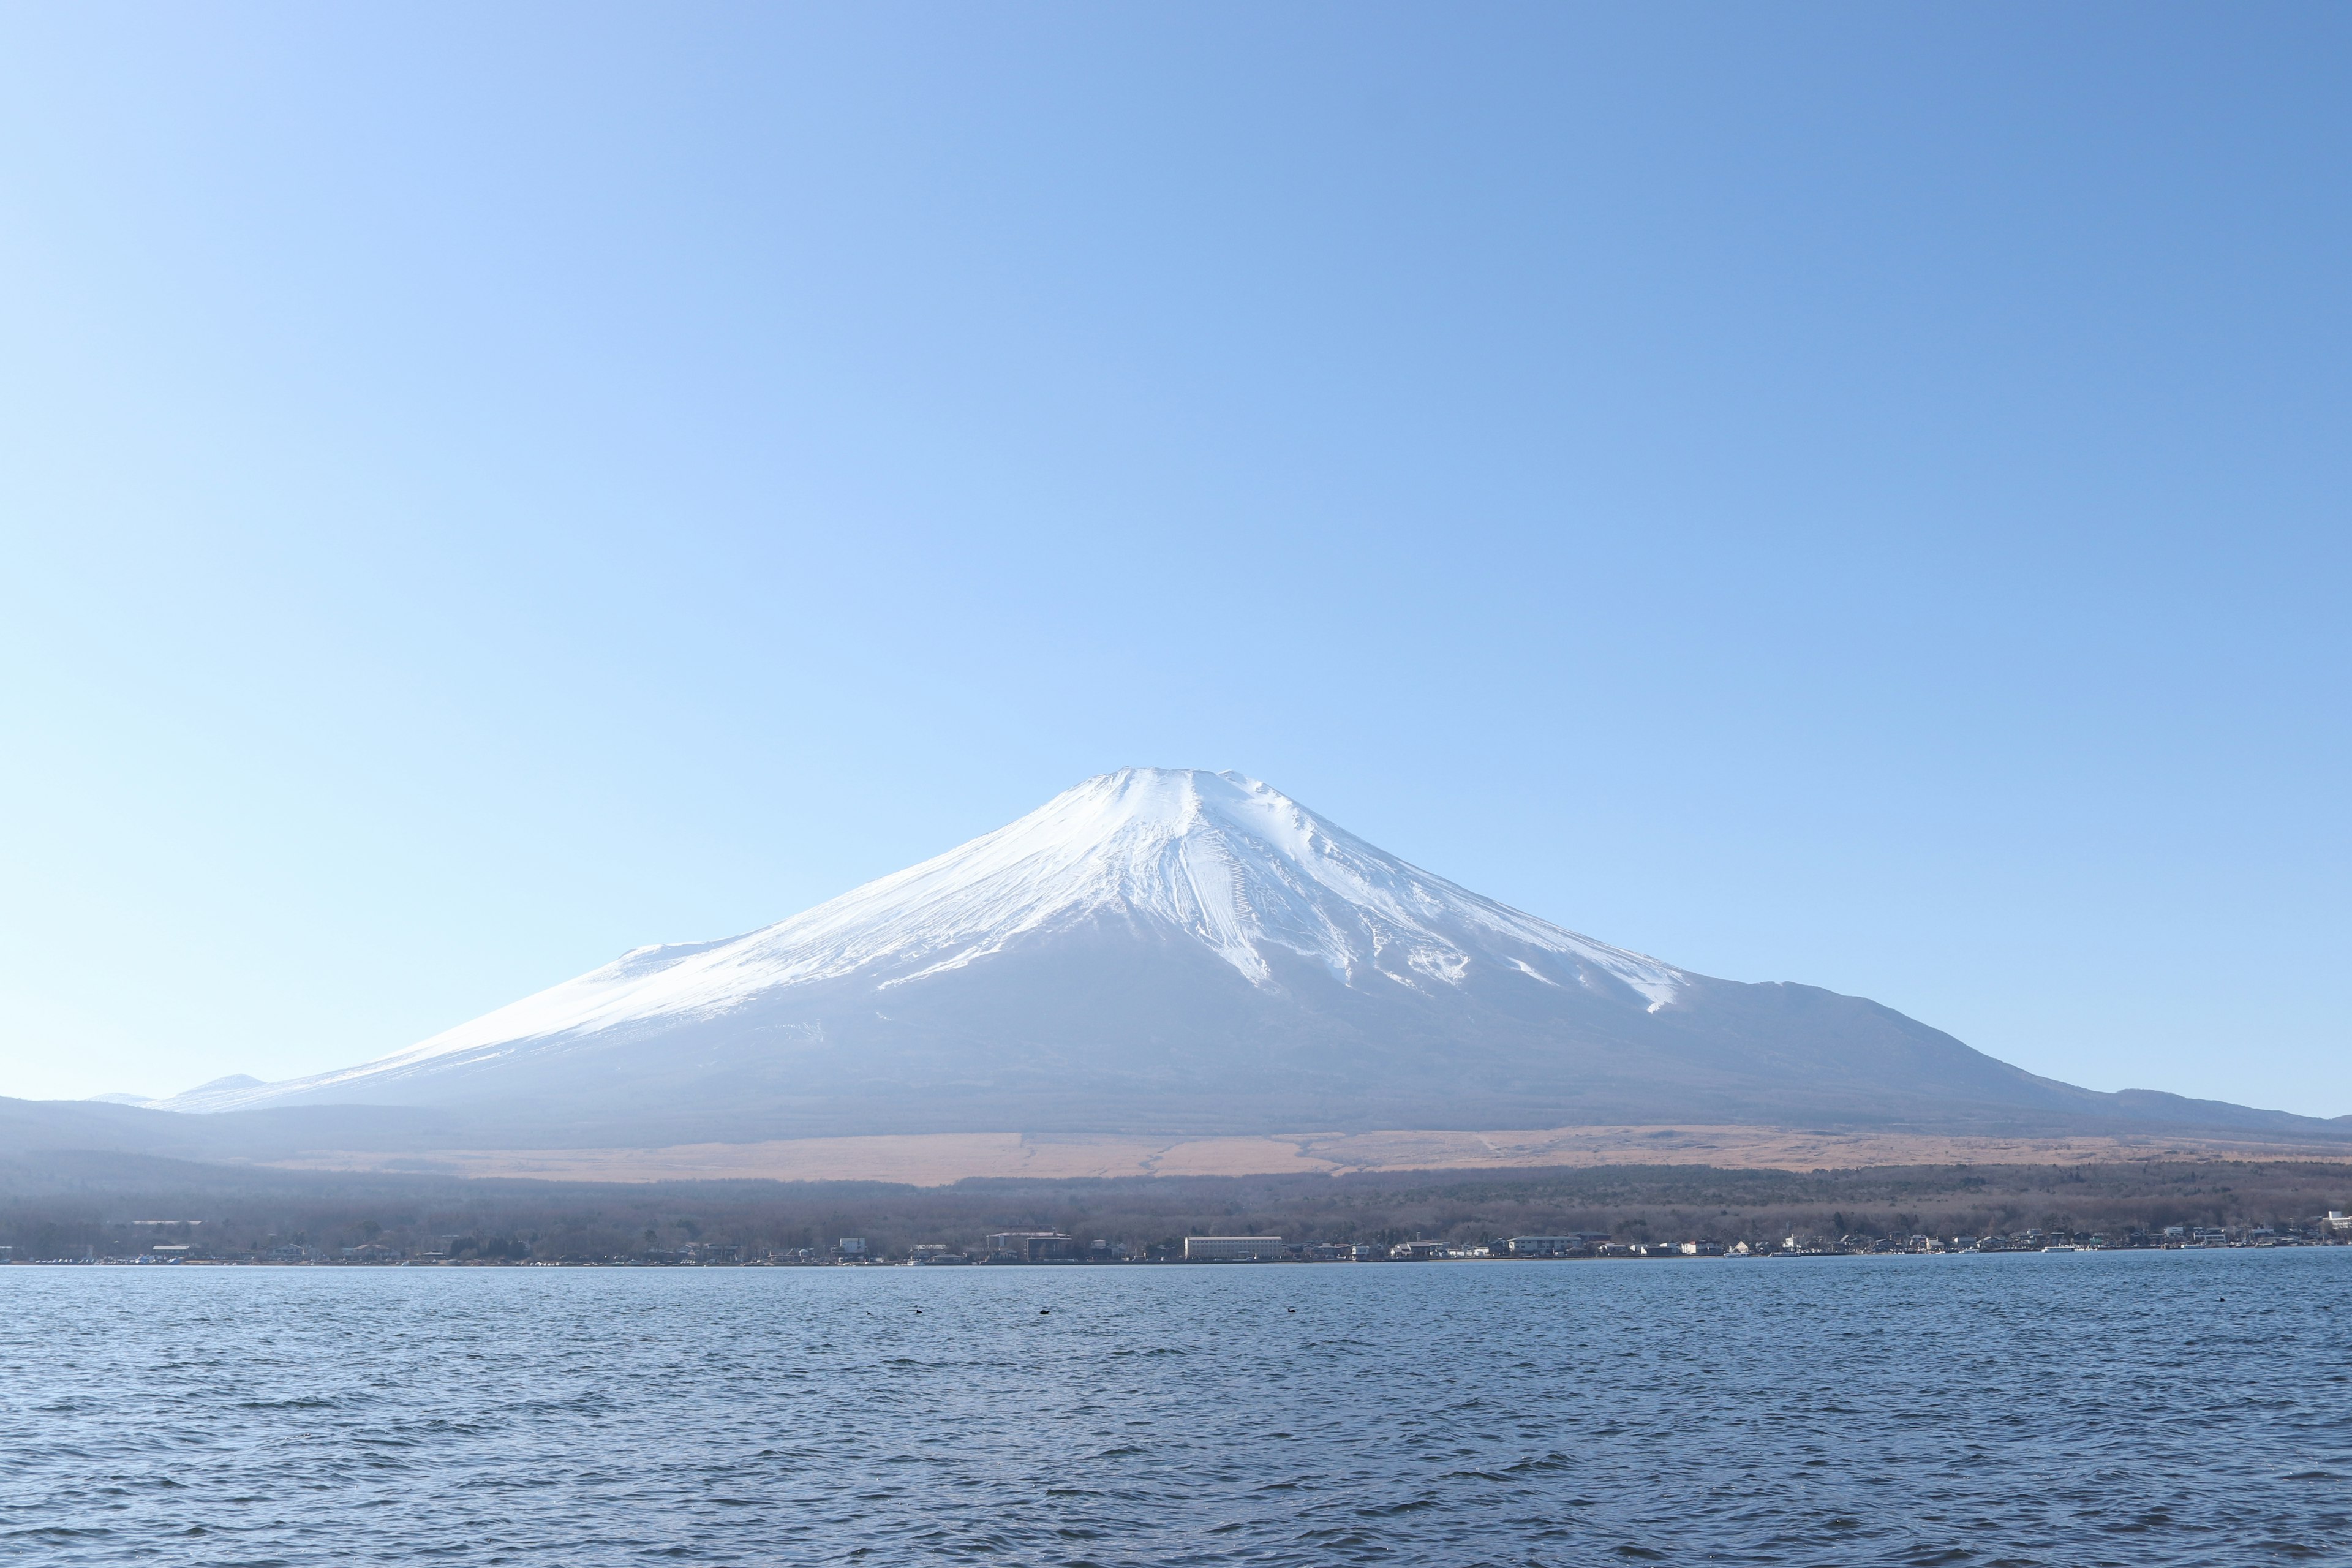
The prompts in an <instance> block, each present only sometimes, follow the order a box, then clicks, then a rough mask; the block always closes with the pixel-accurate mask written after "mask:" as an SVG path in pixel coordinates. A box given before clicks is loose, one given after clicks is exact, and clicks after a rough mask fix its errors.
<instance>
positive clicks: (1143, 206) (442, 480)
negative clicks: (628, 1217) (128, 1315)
mask: <svg viewBox="0 0 2352 1568" xmlns="http://www.w3.org/2000/svg"><path fill="white" fill-rule="evenodd" d="M2347 64H2352V18H2347V13H2345V12H2343V11H2342V10H2340V9H2334V10H2331V9H2323V8H2319V7H2307V8H2300V9H2298V8H2288V7H2273V8H2263V9H2245V10H2235V11H2230V12H2222V11H2217V10H2210V9H2191V8H2186V7H2132V8H2128V9H2126V8H2120V7H2116V8H2102V7H2090V6H2086V7H2077V8H2071V9H2069V10H2067V11H2064V12H2063V13H2056V14H2052V13H2043V12H2038V11H2033V10H2029V9H2026V8H2022V7H1979V8H1971V9H1969V10H1967V11H1958V10H1952V11H1945V12H1940V13H1935V12H1925V11H1908V12H1879V11H1871V10H1865V9H1862V8H1824V7H1816V8H1811V9H1801V10H1784V11H1778V12H1774V13H1771V14H1769V15H1766V14H1763V13H1759V12H1755V11H1752V10H1747V9H1741V8H1729V7H1725V8H1703V7H1702V8H1692V9H1686V10H1684V11H1680V12H1676V13H1674V14H1673V15H1671V16H1665V17H1660V16H1655V15H1651V14H1643V13H1636V12H1632V11H1603V10H1600V9H1597V8H1596V9H1591V10H1567V9H1560V8H1532V7H1521V8H1513V7H1498V8H1487V9H1483V10H1481V11H1478V12H1476V13H1467V14H1465V13H1445V14H1441V13H1438V12H1435V11H1414V10H1401V9H1390V8H1381V7H1347V8H1322V7H1294V8H1287V9H1285V10H1283V11H1281V12H1279V13H1276V14H1273V15H1258V16H1252V15H1245V14H1243V13H1240V12H1222V13H1213V14H1210V13H1202V14H1187V13H1182V12H1178V11H1174V10H1160V11H1150V10H1139V9H1124V10H1118V11H1087V10H1079V9H1052V8H1026V9H1002V10H991V11H976V10H950V9H944V8H941V9H929V10H917V9H908V8H896V7H888V6H884V7H873V8H860V9H858V10H856V11H855V12H824V11H814V10H811V11H781V10H776V9H772V8H743V7H732V8H730V7H706V8H699V9H697V10H695V11H693V12H690V13H669V14H664V15H660V16H656V15H652V14H637V13H631V12H628V11H625V10H620V9H612V8H585V9H583V8H577V7H566V8H561V9H557V8H538V9H533V8H527V7H509V8H503V9H501V10H499V11H498V12H496V13H495V14H488V15H485V14H480V13H476V12H469V11H465V10H461V9H457V8H454V7H447V8H432V7H427V8H422V9H410V10H406V11H403V12H400V13H397V14H394V13H391V12H377V13H361V12H340V13H333V14H319V13H315V12H310V11H305V10H300V9H294V8H286V9H276V10H273V9H269V8H267V7H244V8H238V9H236V10H234V11H224V12H211V13H195V12H188V11H178V10H171V9H166V8H163V7H129V8H74V9H71V10H65V9H49V10H42V9H37V8H33V7H28V6H18V7H11V8H8V9H6V10H5V11H0V82H5V92H0V200H4V201H5V204H6V206H5V211H6V215H7V216H6V221H5V225H0V349H5V355H6V361H7V363H8V365H9V367H10V372H11V374H8V375H7V376H6V377H5V378H0V398H5V420H0V528H5V543H6V551H5V566H0V660H5V670H0V673H5V681H0V748H5V755H6V757H7V759H8V765H7V766H6V767H5V769H0V810H5V815H6V820H7V822H8V824H9V827H8V831H7V832H6V833H5V835H0V1093H5V1094H14V1095H29V1096H39V1097H67V1096H80V1095H87V1094H92V1093H97V1092H100V1091H106V1090H130V1091H136V1092H142V1093H151V1094H161V1093H167V1092H171V1091H173V1090H176V1089H184V1088H187V1087H189V1086H190V1085H193V1084H194V1083H197V1082H199V1081H202V1080H204V1079H210V1078H214V1077H217V1076H220V1075H222V1074H225V1073H230V1072H247V1073H252V1074H255V1075H256V1076H259V1077H263V1078H279V1077H286V1076H290V1075H293V1074H296V1073H302V1072H309V1071H314V1070H319V1069H323V1068H331V1067H337V1066H341V1065H345V1064H348V1063H351V1062H354V1061H358V1060H361V1059H362V1058H371V1057H374V1056H378V1055H381V1054H383V1053H384V1052H386V1051H390V1050H394V1049H396V1048H399V1047H404V1046H406V1045H408V1044H411V1043H413V1042H414V1041H415V1040H418V1039H420V1038H423V1037H425V1036H427V1035H430V1034H433V1033H435V1032H436V1031H438V1030H440V1029H442V1028H445V1027H447V1026H450V1025H453V1024H456V1023H457V1022H460V1021H461V1020H464V1019H466V1018H467V1017H470V1016H474V1015H476V1014H478V1013H481V1012H483V1011H486V1010H488V1008H490V1007H493V1006H496V1005H500V1004H502V1003H505V1002H508V1001H510V1000H513V999H514V998H515V997H517V996H520V995H521V994H525V993H528V992H530V991H534V990H537V989H539V988H541V987H542V986H545V985H547V984H552V983H554V982H556V981H559V980H562V979H563V978H565V977H567V976H569V975H572V974H574V973H579V972H581V971H583V970H584V969H587V968H589V967H591V966H593V965H594V964H596V963H602V962H604V960H606V959H609V958H611V957H612V956H613V955H614V954H615V953H617V952H621V951H622V950H624V949H625V948H628V947H632V946H635V945H637V944H640V943H643V942H672V941H686V940H694V939H700V938H709V937H718V936H723V935H728V934H731V933H733V932H737V931H744V930H748V929H751V928H753V927H757V926H760V925H763V924H766V923H768V922H770V921H775V920H777V919H780V918H782V916H784V915H787V914H789V913H792V912H793V911H795V910H799V909H802V908H804V907H806V906H808V905H810V904H813V903H814V902H816V901H818V900H822V899H824V898H827V897H830V896H831V895H833V894H835V893H838V892H841V891H843V890H845V889H847V888H849V887H850V886H852V885H854V884H856V883H857V882H860V881H863V880H865V879H869V878H871V877H874V876H877V875H881V874H883V873H886V872H888V871H891V870H894V869H897V868H899V867H901V866H903V865H906V864H908V863H910V862H912V861H914V860H917V859H919V858H924V857H927V856H929V855H932V854H936V853H938V852H940V851H941V850H944V849H946V848H948V847H950V846H952V845H954V844H956V843H958V842H960V841H961V840H963V839H965V838H968V837H972V836H973V835H975V834H978V833H981V832H984V831H986V830H988V829H990V828H992V827H994V826H999V825H1001V824H1002V823H1003V822H1005V821H1008V820H1010V819H1012V818H1013V817H1014V816H1019V815H1021V814H1022V813H1024V812H1025V811H1027V810H1029V809H1031V808H1033V807H1034V806H1035V805H1039V804H1040V803H1041V802H1043V801H1044V800H1045V798H1047V797H1048V796H1050V795H1053V794H1055V793H1056V792H1057V791H1059V790H1061V789H1064V788H1066V787H1067V786H1069V785H1070V784H1074V783H1076V781H1077V780H1079V779H1081V778H1083V777H1085V776H1087V775H1088V774H1091V773H1098V772H1103V771H1106V770H1108V769H1111V768H1115V767H1118V766H1123V765H1128V764H1159V765H1177V766H1202V767H1210V768H1234V769H1237V770H1239V771H1241V772H1244V773H1248V774H1251V775H1253V776H1255V777H1258V778H1262V779H1264V780H1265V781H1267V782H1268V783H1270V784H1274V785H1275V786H1276V788H1278V789H1281V790H1283V791H1285V792H1286V793H1288V794H1290V795H1294V796H1296V797H1297V798H1298V799H1300V800H1301V801H1303V802H1304V803H1306V804H1307V805H1309V806H1311V807H1313V808H1314V809H1316V810H1318V812H1321V813H1322V814H1324V815H1325V816H1328V817H1330V818H1331V819H1332V820H1334V821H1336V822H1338V823H1339V824H1340V825H1342V826H1345V827H1347V828H1349V829H1350V830H1352V831H1354V832H1356V833H1358V834H1360V835H1361V836H1363V837H1366V838H1369V839H1370V840H1371V841H1372V842H1373V843H1375V844H1378V845H1380V846H1381V847H1384V848H1386V849H1388V850H1391V851H1392V852H1393V853H1396V854H1398V855H1401V856H1402V857H1404V858H1407V859H1410V860H1412V861H1413V862H1415V863H1417V864H1419V865H1422V866H1423V867H1426V868H1429V869H1431V870H1433V871H1435V872H1437V873H1438V874H1440V875H1442V876H1444V877H1447V878H1450V879H1453V880H1454V881H1457V882H1460V883H1462V884H1464V885H1465V886H1467V887H1469V888H1472V889H1476V890H1477V891H1480V892H1483V893H1486V894H1488V895H1490V896H1493V897H1496V898H1498V899H1501V900H1505V901H1506V902H1508V903H1510V904H1513V905H1516V906H1517V907H1519V908H1521V909H1525V910H1529V911H1531V912H1533V913H1535V914H1538V915H1539V916H1542V917H1543V918H1545V919H1548V920H1551V921H1558V922H1559V923H1560V924H1563V925H1566V926H1568V927H1570V928H1571V929H1573V930H1577V931H1584V932H1587V933H1590V934H1591V935H1592V936H1595V937H1597V938H1600V939H1601V940H1602V941H1605V942H1614V943H1618V944H1621V945H1624V946H1628V947H1632V948H1634V949H1637V950H1640V951H1642V952H1648V953H1652V954H1654V955H1656V956H1658V957H1660V958H1662V959H1664V960H1665V961H1667V962H1669V963H1675V964H1677V965H1681V966H1684V967H1685V968H1689V969H1693V970H1696V971H1699V972H1702V973H1711V974H1717V975H1723V976H1727V977H1730V978H1735V979H1744V980H1766V979H1788V980H1799V981H1803V982H1807V983H1810V984H1820V985H1826V986H1829V987H1831V988H1832V989H1835V990H1839V991H1843V992H1849V993H1854V994H1864V995H1868V996H1872V997H1874V998H1876V999H1878V1000H1880V1001H1882V1002H1885V1003H1886V1004H1888V1005H1892V1006H1895V1007H1897V1008H1899V1009H1901V1010H1902V1011H1904V1012H1906V1013H1908V1014H1911V1015H1912V1016H1916V1017H1918V1018H1921V1019H1923V1020H1926V1021H1927V1022H1928V1023H1931V1024H1933V1025H1935V1026H1938V1027H1940V1028H1944V1029H1947V1030H1949V1031H1951V1032H1952V1033H1953V1034H1955V1035H1957V1036H1958V1037H1960V1038H1962V1039H1964V1040H1966V1041H1968V1042H1969V1044H1971V1045H1973V1046H1976V1047H1979V1048H1980V1049H1983V1050H1986V1051H1988V1052H1990V1053H1991V1054H1993V1055H1995V1056H1998V1057H2000V1058H2003V1059H2005V1060H2008V1061H2011V1062H2014V1063H2017V1064H2018V1065H2020V1066H2021V1067H2024V1068H2028V1069H2030V1070H2032V1071H2034V1072H2038V1073H2043V1074H2047V1075H2049V1076H2052V1077H2054V1078H2060V1079H2067V1080H2069V1081H2073V1082H2077V1083H2082V1084H2085V1085H2088V1086H2090V1087H2092V1088H2095V1089H2119V1088H2125V1087H2139V1088H2152V1089H2170V1090H2173V1091H2176V1092H2179V1093H2184V1094H2192V1095H2199V1096H2205V1097H2211V1098H2217V1099H2225V1100H2237V1101H2241V1102H2245V1103H2252V1104H2256V1105H2263V1106H2271V1107H2276V1108H2280V1109H2285V1110H2297V1111H2303V1112H2306V1113H2311V1114H2320V1115H2335V1114H2342V1113H2346V1112H2352V1050H2347V1043H2352V1042H2347V1026H2346V1018H2347V1015H2346V1010H2345V1001H2344V996H2345V992H2346V985H2345V980H2346V973H2345V971H2346V961H2345V952H2346V945H2347V940H2346V939H2347V934H2352V932H2347V917H2346V911H2345V898H2344V893H2343V889H2344V888H2345V887H2346V885H2347V876H2346V873H2347V828H2346V825H2345V812H2344V800H2345V795H2346V790H2345V782H2346V766H2345V764H2346V761H2347V756H2346V752H2347V743H2346V736H2345V723H2344V714H2345V712H2346V697H2347V692H2346V672H2347V647H2346V638H2347V632H2346V628H2345V625H2344V608H2343V607H2344V605H2345V603H2346V590H2347V544H2346V541H2345V537H2344V528H2343V519H2344V516H2345V500H2346V495H2347V485H2346V479H2347V472H2346V468H2347V445H2346V442H2345V440H2344V437H2343V431H2344V429H2345V428H2346V414H2347V407H2346V403H2347V397H2346V380H2347V368H2346V367H2347V364H2352V353H2347V349H2352V343H2347V330H2346V329H2347V290H2346V289H2344V287H2343V279H2344V278H2345V277H2346V276H2347V264H2352V245H2347V238H2352V221H2348V220H2347V210H2346V204H2345V202H2344V200H2343V192H2344V190H2345V189H2346V188H2347V174H2352V168H2347V164H2352V155H2348V154H2352V133H2348V132H2352V110H2347V100H2346V95H2345V94H2344V93H2343V92H2342V90H2341V84H2342V82H2343V80H2344V79H2345V77H2346V67H2347Z"/></svg>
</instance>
